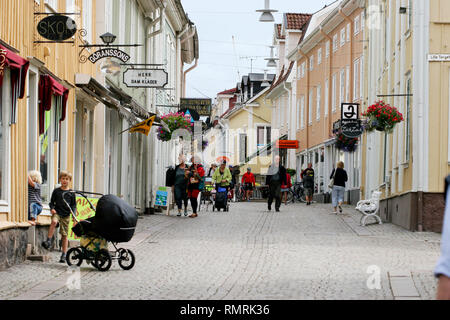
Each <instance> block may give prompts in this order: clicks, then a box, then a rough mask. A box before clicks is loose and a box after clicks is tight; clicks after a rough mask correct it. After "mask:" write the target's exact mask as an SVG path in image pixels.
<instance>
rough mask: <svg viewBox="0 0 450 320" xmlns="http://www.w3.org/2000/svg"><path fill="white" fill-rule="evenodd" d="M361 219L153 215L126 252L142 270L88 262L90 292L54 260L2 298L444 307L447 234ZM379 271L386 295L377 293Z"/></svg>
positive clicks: (258, 211) (2, 280) (30, 270)
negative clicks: (436, 271)
mask: <svg viewBox="0 0 450 320" xmlns="http://www.w3.org/2000/svg"><path fill="white" fill-rule="evenodd" d="M359 217H360V215H359V214H358V213H357V212H356V211H354V210H353V209H352V208H350V207H349V206H346V207H344V213H343V214H340V215H338V216H336V215H334V214H331V210H330V206H329V205H323V204H314V205H313V206H311V207H307V206H305V205H303V204H294V205H292V204H291V205H288V206H285V205H283V206H282V207H281V212H279V213H276V212H274V211H272V212H270V213H269V212H268V211H267V208H266V204H265V203H238V204H235V203H232V204H231V208H230V212H220V213H218V212H212V211H209V212H205V211H203V212H201V213H200V214H199V217H198V218H196V219H190V218H185V217H177V216H176V215H171V216H166V215H163V214H157V215H152V216H145V217H144V218H143V219H140V220H139V222H138V230H137V232H136V234H135V236H134V238H133V240H132V241H131V242H130V243H127V244H126V246H127V247H130V248H132V249H133V251H134V252H135V255H136V265H135V267H134V268H133V269H132V270H130V271H123V270H122V269H120V267H119V266H118V264H117V262H116V261H113V266H112V267H111V269H110V270H109V271H108V272H98V271H97V270H96V269H94V268H93V267H91V266H88V265H86V264H85V263H83V265H82V267H81V289H69V288H68V287H67V286H66V280H67V278H68V277H69V276H70V274H69V273H67V266H66V265H63V264H60V263H58V262H57V261H58V258H59V252H52V253H51V257H52V260H51V261H50V262H46V263H42V262H31V261H27V262H25V263H23V264H21V265H16V266H13V267H11V268H10V269H8V270H6V271H2V272H0V299H52V300H55V299H64V300H71V299H194V300H197V299H198V300H204V299H231V300H233V299H287V300H289V299H396V298H400V299H434V295H435V290H436V281H435V279H434V278H433V273H432V270H433V268H434V266H435V264H436V262H437V259H438V257H439V247H440V235H439V234H435V233H413V232H409V231H406V230H403V229H401V228H399V227H396V226H394V225H392V224H383V225H370V226H368V227H365V228H364V227H360V226H359ZM374 265H375V266H378V267H379V270H380V272H381V273H380V279H381V282H380V285H381V286H380V288H379V289H377V288H375V289H369V287H368V286H367V280H368V279H369V277H370V276H371V274H372V273H370V274H369V273H368V268H369V266H374ZM399 283H400V284H399ZM405 283H406V285H405ZM408 283H411V284H412V286H410V288H409V289H408V288H407V289H405V290H406V291H405V290H403V289H404V288H405V286H406V287H408ZM402 290H403V291H402ZM411 291H412V292H413V293H412V294H411ZM414 292H415V293H414Z"/></svg>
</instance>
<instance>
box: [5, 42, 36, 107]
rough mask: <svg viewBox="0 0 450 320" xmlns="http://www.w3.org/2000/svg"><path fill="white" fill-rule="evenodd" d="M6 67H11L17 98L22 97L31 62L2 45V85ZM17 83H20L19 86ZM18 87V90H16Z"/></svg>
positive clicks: (13, 86)
mask: <svg viewBox="0 0 450 320" xmlns="http://www.w3.org/2000/svg"><path fill="white" fill-rule="evenodd" d="M5 67H9V68H10V70H11V85H12V88H13V93H15V94H16V95H17V96H16V98H19V99H22V98H23V97H24V95H25V82H26V79H27V72H28V68H29V67H30V62H29V61H28V60H26V59H24V58H22V57H21V56H19V55H17V54H15V53H14V52H12V51H11V50H8V49H6V48H5V47H4V46H2V45H0V86H1V85H2V84H3V74H4V69H5ZM17 83H18V84H19V87H18V88H17ZM16 88H17V89H18V90H17V92H15V91H16V90H15V89H16Z"/></svg>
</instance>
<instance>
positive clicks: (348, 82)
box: [345, 66, 350, 102]
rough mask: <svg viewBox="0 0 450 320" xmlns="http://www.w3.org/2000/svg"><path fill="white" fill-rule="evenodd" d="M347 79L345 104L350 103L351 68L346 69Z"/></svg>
mask: <svg viewBox="0 0 450 320" xmlns="http://www.w3.org/2000/svg"><path fill="white" fill-rule="evenodd" d="M345 73H346V75H347V76H346V78H345V102H349V101H350V66H347V67H346V68H345Z"/></svg>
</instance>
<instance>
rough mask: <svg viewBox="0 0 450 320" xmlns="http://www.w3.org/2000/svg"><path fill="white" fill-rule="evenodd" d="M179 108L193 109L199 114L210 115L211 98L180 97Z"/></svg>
mask: <svg viewBox="0 0 450 320" xmlns="http://www.w3.org/2000/svg"><path fill="white" fill-rule="evenodd" d="M180 109H189V110H195V111H196V112H197V113H198V114H199V115H200V116H207V117H210V116H211V99H203V98H200V99H197V98H181V100H180Z"/></svg>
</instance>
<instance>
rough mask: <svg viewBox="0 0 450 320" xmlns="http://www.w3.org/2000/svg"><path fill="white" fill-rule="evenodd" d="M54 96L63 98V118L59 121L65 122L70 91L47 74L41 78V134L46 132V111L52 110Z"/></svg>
mask: <svg viewBox="0 0 450 320" xmlns="http://www.w3.org/2000/svg"><path fill="white" fill-rule="evenodd" d="M53 96H57V97H61V98H62V109H61V118H60V119H59V121H64V120H65V118H66V108H67V100H68V98H69V89H67V88H65V87H64V86H63V85H62V84H60V83H59V82H58V81H56V80H55V79H54V78H53V77H52V76H50V75H47V74H44V75H41V76H40V78H39V134H43V133H44V132H45V129H44V124H45V111H50V109H51V108H52V99H53Z"/></svg>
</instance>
